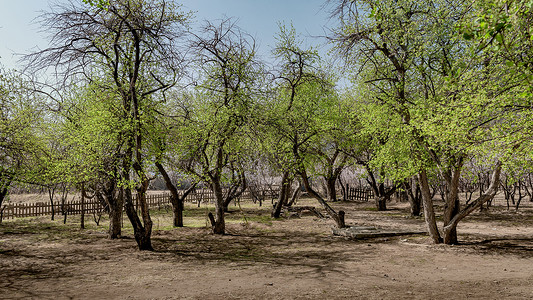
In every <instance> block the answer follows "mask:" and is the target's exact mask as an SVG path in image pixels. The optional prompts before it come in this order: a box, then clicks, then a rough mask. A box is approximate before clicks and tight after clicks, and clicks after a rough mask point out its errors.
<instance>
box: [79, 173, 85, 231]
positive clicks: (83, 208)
mask: <svg viewBox="0 0 533 300" xmlns="http://www.w3.org/2000/svg"><path fill="white" fill-rule="evenodd" d="M80 228H81V229H85V184H83V183H82V184H81V216H80Z"/></svg>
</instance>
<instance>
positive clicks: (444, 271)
mask: <svg viewBox="0 0 533 300" xmlns="http://www.w3.org/2000/svg"><path fill="white" fill-rule="evenodd" d="M299 204H301V205H315V206H317V207H318V204H317V203H316V202H313V201H312V200H306V201H303V202H301V203H299ZM528 204H529V203H528ZM333 206H334V208H336V209H340V208H342V209H344V210H345V211H346V216H347V223H348V224H350V225H358V226H380V227H383V228H388V229H402V230H424V229H425V226H424V221H423V219H422V218H412V217H408V207H407V204H405V203H391V204H390V205H389V210H388V211H385V212H377V211H375V209H373V207H372V204H371V203H342V202H339V203H334V204H333ZM209 209H211V208H209V207H201V208H197V207H194V206H192V205H189V206H187V213H186V215H185V225H186V227H184V228H176V229H173V228H171V227H170V226H169V224H170V217H169V215H170V213H169V212H166V211H160V212H153V219H154V234H153V246H154V248H155V249H156V251H154V252H140V251H138V250H137V249H136V245H135V241H134V240H133V238H132V232H131V228H129V227H128V226H127V221H125V224H124V225H125V228H124V237H123V238H122V239H119V240H108V239H106V234H105V231H106V223H105V221H103V222H102V223H100V226H96V225H95V223H94V222H92V221H91V219H90V216H88V217H87V220H86V222H87V224H88V228H87V229H85V230H80V229H79V216H72V217H70V219H69V222H68V223H67V224H66V225H63V224H62V222H59V221H54V222H51V221H49V220H48V218H46V217H40V218H26V219H19V220H14V221H11V220H10V221H4V223H3V224H1V225H0V270H1V271H0V299H444V298H447V299H531V298H533V226H532V225H533V208H532V207H531V206H528V207H523V208H521V209H520V211H518V212H514V211H507V210H506V209H504V208H492V209H490V210H489V211H488V212H483V213H475V214H474V215H473V216H471V217H469V218H467V219H466V220H465V221H464V222H462V223H460V224H459V228H458V230H459V239H460V240H461V241H462V243H461V244H460V245H455V246H445V245H432V244H431V243H430V241H429V239H428V237H427V236H425V235H411V236H401V237H392V238H376V239H365V240H350V239H347V238H343V237H336V236H332V234H331V226H332V225H333V221H332V220H329V219H318V218H317V217H315V216H313V215H310V214H309V215H308V214H304V215H303V216H301V217H300V218H299V217H296V216H292V217H287V216H286V217H284V218H282V219H280V220H271V219H270V217H269V211H268V207H262V208H259V207H258V206H257V205H253V204H251V203H249V204H243V205H242V209H239V208H238V207H232V209H234V212H233V213H231V214H229V215H228V222H229V224H228V232H229V234H227V235H224V236H215V235H212V234H210V232H209V230H208V229H207V228H206V227H205V225H206V221H205V214H206V211H207V210H209ZM91 218H92V217H91Z"/></svg>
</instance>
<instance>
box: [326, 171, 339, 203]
mask: <svg viewBox="0 0 533 300" xmlns="http://www.w3.org/2000/svg"><path fill="white" fill-rule="evenodd" d="M325 180H326V193H327V199H328V201H330V202H336V201H337V192H336V190H335V183H336V182H337V177H329V178H325Z"/></svg>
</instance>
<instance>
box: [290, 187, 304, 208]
mask: <svg viewBox="0 0 533 300" xmlns="http://www.w3.org/2000/svg"><path fill="white" fill-rule="evenodd" d="M301 191H302V183H301V182H298V187H297V188H296V189H295V190H294V191H293V193H292V196H291V199H290V200H289V202H288V203H287V206H289V207H290V206H292V205H293V204H294V203H295V202H296V199H297V198H298V196H299V195H300V193H301Z"/></svg>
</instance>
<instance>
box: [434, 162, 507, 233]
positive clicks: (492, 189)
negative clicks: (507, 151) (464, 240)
mask: <svg viewBox="0 0 533 300" xmlns="http://www.w3.org/2000/svg"><path fill="white" fill-rule="evenodd" d="M501 170H502V163H501V162H500V161H498V162H497V163H496V165H495V167H494V171H493V173H492V177H491V182H490V185H489V188H488V189H487V190H486V191H485V193H483V194H482V195H481V196H479V197H478V198H477V199H476V200H474V201H472V202H471V203H469V204H468V205H466V206H465V207H463V209H461V210H460V211H459V212H458V213H457V214H456V215H455V216H454V217H453V218H452V219H451V220H450V222H449V223H448V225H446V226H444V228H443V230H444V232H445V234H446V233H447V232H451V231H453V230H456V228H457V224H458V223H459V222H460V221H461V220H462V219H463V218H465V217H466V216H468V215H469V214H471V213H472V212H473V211H474V210H476V209H478V208H479V207H481V205H483V203H485V202H487V201H489V200H490V199H492V198H493V197H494V195H496V193H497V192H498V186H499V182H500V174H501Z"/></svg>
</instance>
